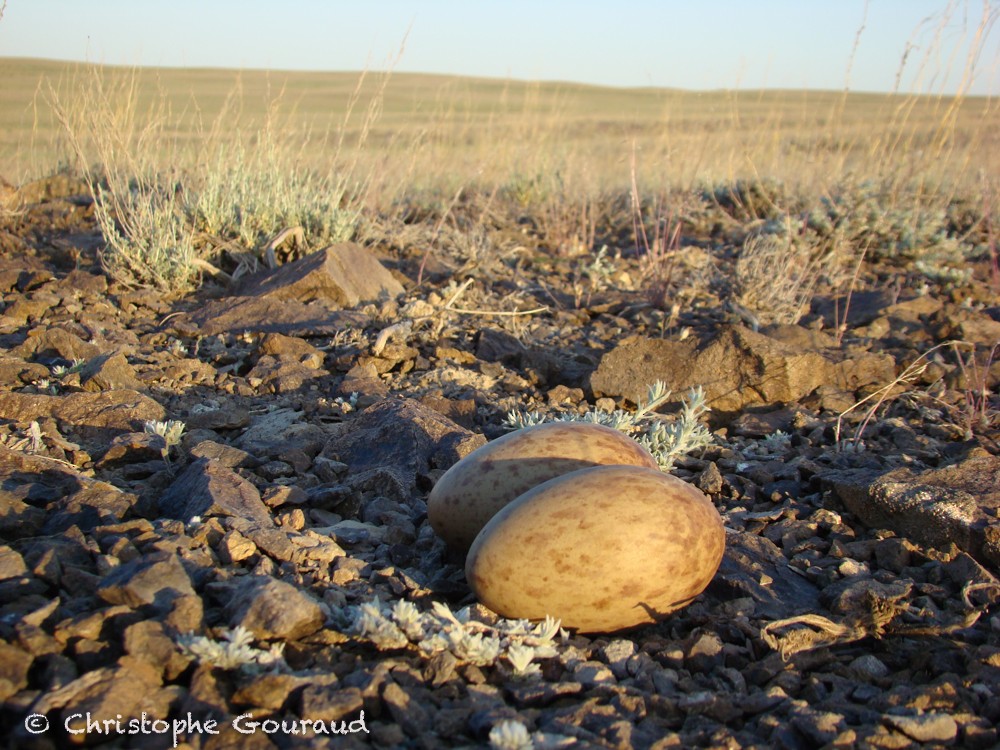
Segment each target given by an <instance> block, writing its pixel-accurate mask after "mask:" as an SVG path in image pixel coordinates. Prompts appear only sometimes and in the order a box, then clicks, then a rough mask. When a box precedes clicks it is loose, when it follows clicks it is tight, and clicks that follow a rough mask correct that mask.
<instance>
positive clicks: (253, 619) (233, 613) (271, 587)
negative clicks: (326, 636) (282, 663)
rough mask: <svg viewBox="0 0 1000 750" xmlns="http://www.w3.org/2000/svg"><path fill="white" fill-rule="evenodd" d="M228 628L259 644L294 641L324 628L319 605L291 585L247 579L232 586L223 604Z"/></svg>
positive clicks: (264, 579)
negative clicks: (240, 629) (250, 636)
mask: <svg viewBox="0 0 1000 750" xmlns="http://www.w3.org/2000/svg"><path fill="white" fill-rule="evenodd" d="M226 612H227V614H228V617H229V624H230V626H231V627H235V626H237V625H241V626H243V627H244V628H246V629H247V630H249V631H250V632H251V633H253V634H254V637H255V638H258V639H261V640H290V641H293V640H296V639H298V638H304V637H305V636H307V635H311V634H313V633H315V632H316V631H317V630H319V629H320V628H321V627H322V626H323V622H324V620H325V618H324V617H323V612H322V610H321V609H320V606H319V604H318V603H317V602H316V600H314V599H313V598H312V597H310V596H309V595H308V594H305V593H303V592H302V591H299V589H297V588H295V587H294V586H292V585H291V584H290V583H285V582H284V581H281V580H277V579H273V578H265V577H261V576H249V577H246V578H243V579H240V580H239V582H238V583H237V584H235V590H234V591H233V592H232V598H231V599H230V601H229V602H228V603H227V604H226Z"/></svg>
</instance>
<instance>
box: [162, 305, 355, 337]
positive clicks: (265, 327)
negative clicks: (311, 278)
mask: <svg viewBox="0 0 1000 750" xmlns="http://www.w3.org/2000/svg"><path fill="white" fill-rule="evenodd" d="M367 322H368V317H367V316H366V315H364V314H362V313H358V312H353V311H350V310H330V309H329V308H328V307H326V306H325V305H323V304H321V303H318V302H315V303H310V304H306V303H304V302H299V301H298V300H294V299H286V300H283V299H278V298H277V297H226V298H224V299H219V300H211V301H210V302H208V303H206V304H205V305H203V306H201V307H199V308H198V309H197V310H195V311H194V312H191V313H189V314H187V315H182V316H178V317H177V318H174V319H173V320H172V321H171V323H170V326H171V328H172V330H174V331H175V332H176V333H178V334H180V335H185V336H188V335H191V336H193V335H198V334H201V335H202V336H215V335H218V334H227V333H228V334H234V335H238V334H240V333H243V332H244V331H255V332H260V333H280V334H284V335H286V336H335V335H336V334H338V333H340V332H341V331H344V330H346V329H349V328H363V327H364V326H365V324H366V323H367Z"/></svg>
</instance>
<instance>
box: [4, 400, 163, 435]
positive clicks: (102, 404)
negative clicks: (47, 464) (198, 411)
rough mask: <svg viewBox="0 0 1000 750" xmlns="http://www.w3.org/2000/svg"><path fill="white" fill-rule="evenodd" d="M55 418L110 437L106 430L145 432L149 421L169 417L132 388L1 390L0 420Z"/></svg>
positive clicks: (78, 429)
mask: <svg viewBox="0 0 1000 750" xmlns="http://www.w3.org/2000/svg"><path fill="white" fill-rule="evenodd" d="M42 417H53V418H55V419H56V420H58V421H59V422H60V423H62V424H63V425H69V426H70V427H71V428H73V430H74V431H76V432H78V433H80V434H81V435H85V436H92V437H101V436H103V437H107V435H106V432H107V431H110V430H116V431H121V432H142V430H143V425H144V424H145V422H147V421H151V420H153V421H161V420H163V419H165V418H166V411H165V410H164V408H163V407H162V406H160V405H159V404H158V403H157V402H155V401H153V399H151V398H149V397H148V396H144V395H143V394H141V393H138V392H137V391H133V390H127V389H122V390H112V391H101V392H99V393H70V394H67V395H65V396H46V395H43V394H38V393H0V419H10V420H13V421H19V422H30V421H32V420H38V419H41V418H42Z"/></svg>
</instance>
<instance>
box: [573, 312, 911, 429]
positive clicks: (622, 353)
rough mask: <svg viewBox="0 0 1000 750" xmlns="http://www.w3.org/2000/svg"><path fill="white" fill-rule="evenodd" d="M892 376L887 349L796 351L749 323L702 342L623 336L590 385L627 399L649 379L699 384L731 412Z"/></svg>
mask: <svg viewBox="0 0 1000 750" xmlns="http://www.w3.org/2000/svg"><path fill="white" fill-rule="evenodd" d="M894 377H895V363H894V361H893V360H892V358H891V357H889V356H882V355H857V356H855V357H843V356H842V355H839V354H837V353H836V352H834V351H832V350H825V351H824V352H823V353H820V352H817V351H803V350H801V349H798V348H795V347H791V346H787V345H785V344H783V343H781V342H779V341H777V340H775V339H772V338H770V337H768V336H765V335H764V334H762V333H757V332H754V331H751V330H750V329H748V328H744V327H742V326H728V327H724V328H722V329H721V330H720V331H719V332H718V333H717V334H716V335H715V336H713V337H712V338H711V339H709V340H708V341H706V342H704V343H703V344H701V345H698V344H697V343H696V342H694V341H690V340H684V341H670V340H665V339H650V338H643V337H639V336H633V337H630V338H627V339H625V340H624V341H622V342H621V343H620V344H619V345H618V346H616V347H615V348H614V349H612V350H611V351H610V352H608V353H607V354H605V355H604V357H602V358H601V362H600V364H599V365H598V367H597V370H596V371H595V372H594V373H593V375H592V376H591V379H590V386H591V388H592V389H593V391H594V394H595V396H624V397H625V398H627V399H629V400H630V401H632V402H633V403H638V402H639V400H640V399H641V398H644V397H645V395H646V390H647V388H648V386H649V385H651V384H652V383H653V382H655V381H656V380H661V381H663V382H664V383H665V384H666V386H667V387H668V388H669V389H671V390H672V391H673V392H674V393H676V394H682V393H684V392H686V391H687V390H688V389H690V388H693V387H695V386H701V387H702V388H704V390H705V396H706V400H707V403H708V405H709V406H710V407H711V408H712V409H714V410H716V411H719V412H725V413H736V412H740V411H742V410H745V409H747V408H750V407H754V406H761V405H771V404H788V403H795V402H797V401H799V400H801V399H802V398H803V397H805V396H807V395H808V394H810V393H812V392H813V391H814V390H816V389H817V388H818V387H820V386H823V385H829V384H833V385H836V386H837V387H839V388H848V389H851V390H853V389H857V388H861V387H863V386H865V385H868V384H871V383H874V382H880V383H884V382H889V381H891V380H892V378H894Z"/></svg>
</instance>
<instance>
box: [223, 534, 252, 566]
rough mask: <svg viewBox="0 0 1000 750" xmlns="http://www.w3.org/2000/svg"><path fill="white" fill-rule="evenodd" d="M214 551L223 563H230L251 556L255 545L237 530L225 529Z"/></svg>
mask: <svg viewBox="0 0 1000 750" xmlns="http://www.w3.org/2000/svg"><path fill="white" fill-rule="evenodd" d="M215 552H216V554H218V556H219V559H220V560H221V561H222V562H223V563H225V564H226V565H232V564H233V563H238V562H241V561H243V560H246V559H247V558H248V557H253V555H255V554H256V553H257V545H256V544H254V543H253V542H251V541H250V540H249V539H247V538H246V537H245V536H243V535H242V534H241V533H240V532H238V531H227V532H226V533H225V535H224V536H223V537H222V540H221V541H220V542H219V544H218V546H217V547H216V548H215Z"/></svg>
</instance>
